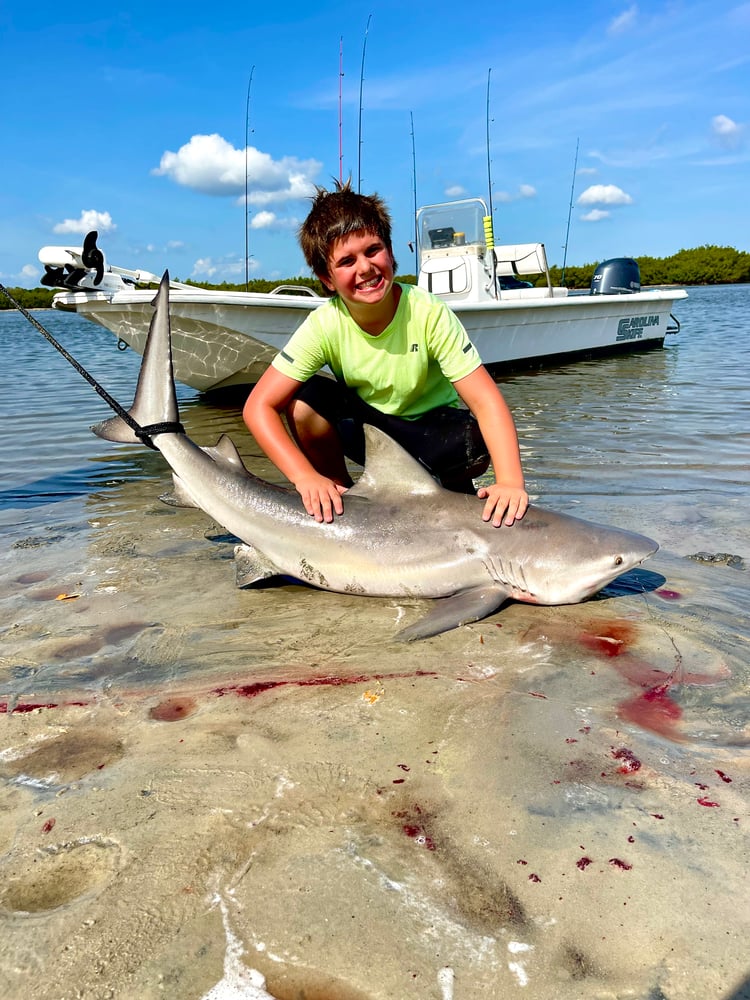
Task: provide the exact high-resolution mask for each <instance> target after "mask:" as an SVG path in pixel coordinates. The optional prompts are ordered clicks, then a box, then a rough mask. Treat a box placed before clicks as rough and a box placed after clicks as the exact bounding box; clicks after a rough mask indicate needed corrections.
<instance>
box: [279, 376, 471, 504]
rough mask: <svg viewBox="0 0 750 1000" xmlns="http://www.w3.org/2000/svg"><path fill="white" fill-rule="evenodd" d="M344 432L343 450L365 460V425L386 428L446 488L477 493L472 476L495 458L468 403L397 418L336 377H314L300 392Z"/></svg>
mask: <svg viewBox="0 0 750 1000" xmlns="http://www.w3.org/2000/svg"><path fill="white" fill-rule="evenodd" d="M296 398H297V399H301V400H303V401H304V402H305V403H307V405H308V406H310V407H311V408H312V409H313V410H315V412H316V413H319V414H320V415H321V416H322V417H325V419H326V420H328V421H329V423H331V424H332V425H333V426H334V427H335V428H336V429H337V430H338V432H339V435H340V437H341V441H342V444H343V447H344V454H345V455H346V457H347V458H349V459H351V461H353V462H357V463H358V464H359V465H364V464H365V437H364V429H363V428H364V425H365V424H372V425H373V426H374V427H377V428H379V429H380V430H381V431H384V432H385V433H386V434H388V435H389V437H392V438H393V439H394V441H397V442H398V443H399V444H400V445H401V447H402V448H404V449H405V450H406V451H408V452H409V454H410V455H413V456H414V458H416V459H417V460H418V461H419V462H420V463H421V464H422V465H423V466H424V467H425V468H426V469H427V470H428V471H429V472H430V473H432V475H433V476H435V477H436V478H437V479H439V480H440V482H441V483H442V485H443V486H445V487H446V489H452V490H456V491H458V492H462V493H463V492H470V493H473V492H474V488H473V485H472V482H471V481H472V479H473V478H475V477H476V476H480V475H481V474H482V473H483V472H486V471H487V468H488V466H489V464H490V456H489V453H488V451H487V445H486V444H485V442H484V438H483V437H482V433H481V431H480V430H479V424H478V423H477V420H476V417H475V416H474V414H473V413H471V412H470V411H469V410H467V409H465V408H464V407H456V406H438V407H436V408H435V409H434V410H429V411H428V412H427V413H425V414H424V415H423V416H421V417H417V418H416V419H414V420H406V419H404V417H394V416H392V415H391V414H388V413H382V412H381V411H380V410H378V409H376V408H375V407H373V406H370V405H369V403H365V402H364V401H363V400H362V399H360V397H359V396H358V395H357V393H356V392H355V391H354V390H353V389H349V388H348V387H347V386H345V385H343V384H342V383H340V382H337V381H336V380H335V379H331V378H327V377H326V376H323V375H313V377H312V378H311V379H309V381H307V382H305V383H304V384H303V385H302V387H301V388H300V390H299V392H298V393H297V395H296Z"/></svg>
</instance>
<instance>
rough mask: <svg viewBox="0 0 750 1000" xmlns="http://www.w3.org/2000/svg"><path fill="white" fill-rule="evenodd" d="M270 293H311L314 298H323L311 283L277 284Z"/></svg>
mask: <svg viewBox="0 0 750 1000" xmlns="http://www.w3.org/2000/svg"><path fill="white" fill-rule="evenodd" d="M268 294H269V295H311V296H312V297H313V298H314V299H319V298H321V296H320V295H318V293H317V292H316V291H315V289H314V288H310V286H309V285H277V286H276V288H272V289H271V291H270V292H269V293H268Z"/></svg>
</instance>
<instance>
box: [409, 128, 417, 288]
mask: <svg viewBox="0 0 750 1000" xmlns="http://www.w3.org/2000/svg"><path fill="white" fill-rule="evenodd" d="M409 118H410V119H411V176H412V192H413V194H414V273H415V274H416V275H418V274H419V232H418V230H417V147H416V143H415V140H414V112H413V111H410V112H409Z"/></svg>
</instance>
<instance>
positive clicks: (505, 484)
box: [453, 365, 529, 527]
mask: <svg viewBox="0 0 750 1000" xmlns="http://www.w3.org/2000/svg"><path fill="white" fill-rule="evenodd" d="M453 384H454V386H455V388H456V392H457V393H458V394H459V396H460V397H461V399H462V400H463V401H464V403H466V405H467V406H468V407H469V409H470V410H471V412H472V413H473V414H474V416H475V417H476V418H477V422H478V423H479V429H480V431H481V432H482V437H483V438H484V441H485V444H486V445H487V450H488V451H489V453H490V459H491V460H492V467H493V469H494V472H495V482H494V483H493V484H492V485H491V486H483V487H482V488H481V489H480V490H479V491H478V494H477V495H478V496H479V497H482V498H483V499H484V498H486V500H487V502H486V503H485V505H484V509H483V511H482V518H483V519H484V520H485V521H489V520H492V523H493V524H494V525H495V527H499V526H500V525H501V524H502V523H503V517H504V519H505V523H506V524H513V522H514V521H515V520H517V519H519V518H521V517H523V515H524V514H525V513H526V508H527V507H528V505H529V495H528V493H527V492H526V488H525V485H524V479H523V469H522V468H521V454H520V450H519V447H518V434H517V433H516V426H515V424H514V422H513V416H512V414H511V412H510V410H509V409H508V404H507V403H506V402H505V400H504V399H503V396H502V393H501V392H500V390H499V389H498V387H497V385H496V384H495V382H494V380H493V379H492V376H491V375H490V373H489V372H488V371H487V369H486V368H485V367H484V365H480V366H479V368H475V369H474V371H473V372H472V373H471V374H470V375H467V376H465V378H462V379H458V380H457V381H456V382H454V383H453Z"/></svg>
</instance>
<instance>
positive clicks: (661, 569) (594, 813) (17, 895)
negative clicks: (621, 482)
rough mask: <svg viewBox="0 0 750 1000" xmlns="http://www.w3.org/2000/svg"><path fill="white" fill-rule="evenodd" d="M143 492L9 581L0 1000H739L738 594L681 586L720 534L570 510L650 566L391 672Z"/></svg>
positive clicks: (731, 545) (705, 574)
mask: <svg viewBox="0 0 750 1000" xmlns="http://www.w3.org/2000/svg"><path fill="white" fill-rule="evenodd" d="M128 489H130V490H132V496H131V497H130V498H129V503H130V506H131V507H132V511H133V513H132V515H130V516H127V517H125V516H122V512H121V511H118V514H117V516H116V517H115V516H113V517H112V519H111V521H110V522H108V520H107V516H106V505H104V506H99V507H95V509H94V513H90V514H89V516H88V519H87V520H82V519H81V516H80V511H79V509H78V507H77V506H76V504H75V502H73V501H71V502H70V509H69V510H67V509H66V508H67V507H68V505H67V504H65V503H64V504H58V505H56V509H55V511H54V516H53V515H49V517H48V519H47V521H45V517H46V515H45V513H44V511H45V508H42V509H41V511H37V512H36V513H35V516H34V521H33V530H30V526H31V522H29V526H27V527H24V525H23V524H20V525H17V526H16V527H14V528H13V529H12V531H11V532H10V537H11V539H12V544H11V546H10V548H9V549H8V551H7V552H4V553H3V556H2V560H3V561H2V563H1V564H0V606H1V607H2V609H3V611H2V613H3V645H2V658H1V659H0V700H2V709H3V711H2V714H0V732H1V733H2V743H1V746H2V748H3V750H2V754H1V755H0V776H1V777H2V779H3V781H2V785H1V786H0V928H1V929H2V945H1V946H0V995H2V996H4V997H9V998H19V997H29V996H33V997H34V998H38V1000H47V998H65V1000H67V998H77V997H80V998H105V997H117V998H133V1000H135V998H138V1000H149V998H152V997H154V998H156V997H173V998H180V1000H193V998H195V1000H199V998H204V997H207V996H209V995H210V997H212V998H213V997H221V998H235V997H237V998H239V997H253V996H255V995H257V991H256V992H255V993H254V992H253V990H254V988H253V987H252V986H251V985H249V980H248V978H247V973H243V969H244V970H247V969H255V970H258V971H259V972H260V973H262V974H263V975H264V976H265V977H266V980H267V989H268V991H269V992H270V993H271V994H272V995H273V996H274V997H277V998H279V1000H292V998H295V1000H302V998H304V1000H323V998H325V1000H393V998H399V1000H400V998H414V1000H423V998H424V1000H428V998H429V1000H432V998H437V1000H446V998H452V997H455V998H456V1000H461V998H475V997H488V998H501V997H502V998H506V997H512V996H523V997H524V998H528V1000H549V998H550V997H555V998H559V1000H615V998H617V1000H621V998H622V1000H624V998H639V1000H640V998H643V1000H646V998H649V1000H651V998H657V997H659V998H665V1000H688V998H700V1000H704V998H707V997H712V998H713V997H716V998H723V1000H729V998H732V1000H738V998H739V997H747V996H749V995H750V992H748V990H749V988H748V985H747V976H748V973H749V972H750V961H748V959H747V944H746V943H747V939H748V936H749V932H750V911H749V910H748V907H747V905H746V890H745V889H744V886H745V885H746V882H747V862H748V858H747V822H748V810H747V792H748V782H749V775H748V759H749V758H748V740H749V739H750V732H749V731H748V728H747V719H746V713H745V708H746V705H747V696H746V689H747V679H748V664H747V660H748V657H747V650H748V640H749V639H750V627H749V625H748V618H747V607H748V598H749V597H750V594H749V593H748V590H749V588H748V576H747V572H746V571H745V570H743V569H742V568H738V567H736V566H730V565H724V564H722V562H721V561H719V562H716V563H710V562H700V561H695V560H693V559H688V558H686V557H687V556H688V555H690V554H691V553H693V552H694V551H699V550H701V549H703V550H705V551H711V552H714V553H716V552H720V551H726V552H729V553H739V554H744V556H745V557H747V555H748V554H750V545H748V535H747V529H746V528H745V527H744V525H743V523H742V519H741V518H740V517H738V516H737V512H736V511H735V510H733V509H732V508H731V506H729V507H727V505H726V504H724V505H723V506H722V505H717V504H716V503H715V498H711V497H705V498H703V499H702V500H701V502H700V503H698V504H696V503H690V504H687V503H686V504H685V505H684V509H681V508H680V506H679V504H676V505H671V506H669V507H667V506H666V505H665V504H664V502H663V501H662V500H653V501H650V502H648V503H646V505H645V506H643V505H640V506H639V508H638V511H637V513H636V511H635V510H634V508H633V505H632V502H631V499H632V498H631V499H628V498H623V499H620V500H619V501H617V500H614V499H613V498H611V497H609V498H595V497H594V498H592V497H589V498H586V501H585V504H576V501H575V499H570V500H569V502H568V506H567V509H568V510H569V511H571V512H574V513H575V512H578V513H579V514H580V515H581V516H586V517H588V518H590V519H593V520H601V521H604V522H606V523H612V524H617V525H618V526H620V527H625V528H632V529H634V530H640V531H644V532H645V533H647V534H652V535H654V537H657V538H659V540H660V541H661V542H662V550H661V551H660V552H659V553H658V554H657V555H656V556H655V557H654V558H653V559H651V560H649V561H648V562H647V563H646V564H645V565H644V567H642V568H641V569H639V570H636V571H633V573H631V574H629V575H628V576H627V577H626V578H624V579H623V580H621V581H619V582H617V583H615V584H614V585H612V586H611V587H610V588H608V589H607V590H606V591H605V592H604V594H603V595H602V598H601V599H598V600H594V601H592V602H589V603H587V604H584V605H578V606H573V607H564V608H535V607H532V606H528V605H521V604H510V605H508V606H506V607H505V608H504V609H503V610H502V611H501V612H500V613H499V614H496V615H494V616H492V617H491V618H490V619H488V620H486V621H484V622H481V623H479V624H476V625H473V626H468V627H464V628H461V629H458V630H455V631H454V632H451V633H449V634H445V635H442V636H438V637H436V638H434V639H430V640H428V641H425V642H421V643H417V644H412V645H408V646H404V645H401V644H398V643H395V642H394V641H393V640H392V636H393V635H394V633H395V632H396V631H397V629H398V627H399V625H400V624H401V623H406V622H407V621H411V620H413V619H414V618H416V617H417V616H418V614H419V609H420V605H419V602H413V603H408V604H407V603H405V604H402V605H399V604H397V603H396V602H394V601H389V600H374V599H366V598H360V597H347V596H342V595H337V594H328V593H323V592H320V591H315V590H312V589H307V588H304V587H301V586H295V585H291V584H290V585H286V586H280V587H269V588H267V589H255V590H247V591H239V590H237V589H235V588H234V585H233V569H232V565H231V560H230V556H231V543H230V541H229V540H227V539H226V537H225V536H223V535H222V532H221V530H220V529H218V528H217V527H216V526H215V525H214V526H212V525H211V524H210V522H209V521H208V520H207V519H206V518H205V516H204V515H202V514H200V513H199V512H192V511H174V510H171V509H167V508H161V507H159V506H158V505H157V504H156V503H154V502H153V497H155V495H156V494H157V493H158V488H157V484H153V483H152V484H148V483H147V484H138V485H131V486H130V487H128ZM626 501H627V502H626ZM582 507H583V508H584V509H581V508H582ZM722 518H723V519H724V520H722ZM206 535H208V537H206ZM688 539H689V540H688ZM639 591H640V592H639ZM743 983H744V984H745V985H744V987H743V985H742V984H743Z"/></svg>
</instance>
